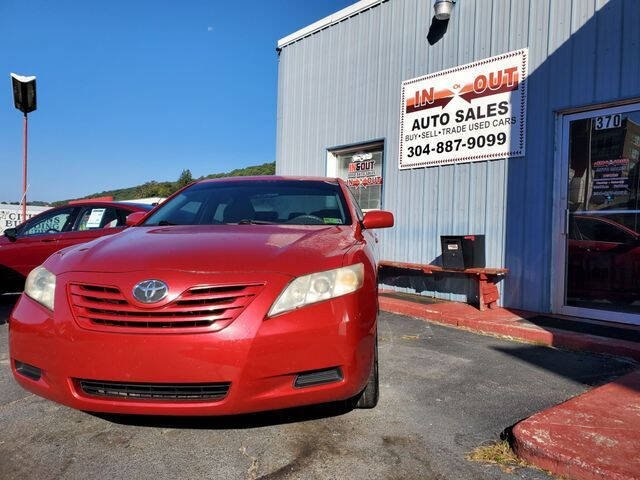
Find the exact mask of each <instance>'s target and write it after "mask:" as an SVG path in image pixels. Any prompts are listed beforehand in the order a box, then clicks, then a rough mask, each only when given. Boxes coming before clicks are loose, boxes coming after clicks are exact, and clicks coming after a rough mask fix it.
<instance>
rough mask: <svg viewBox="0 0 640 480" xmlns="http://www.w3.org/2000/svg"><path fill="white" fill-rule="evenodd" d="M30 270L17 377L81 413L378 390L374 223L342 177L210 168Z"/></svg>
mask: <svg viewBox="0 0 640 480" xmlns="http://www.w3.org/2000/svg"><path fill="white" fill-rule="evenodd" d="M127 224H128V225H130V226H132V228H128V229H126V230H124V231H123V232H121V233H118V234H116V235H113V236H106V237H101V238H98V239H96V240H94V241H91V242H89V243H85V244H82V245H77V246H73V247H69V248H66V249H63V250H60V251H58V252H56V253H54V254H53V255H52V256H50V257H49V258H48V259H47V260H46V261H45V262H44V263H43V264H42V265H41V266H39V267H37V268H35V269H34V270H33V271H31V273H30V274H29V275H28V278H27V280H26V286H25V290H24V293H23V294H22V297H21V298H20V299H19V301H18V303H17V304H16V307H15V309H14V311H13V312H12V314H11V317H10V323H9V328H10V339H9V341H10V354H11V366H12V370H13V374H14V377H15V378H16V380H17V381H18V382H19V383H20V385H22V386H23V387H24V388H25V389H27V390H29V391H31V392H33V393H36V394H38V395H41V396H43V397H46V398H49V399H51V400H54V401H56V402H59V403H62V404H65V405H68V406H70V407H74V408H77V409H81V410H86V411H94V412H111V413H134V414H160V415H223V414H237V413H246V412H255V411H262V410H272V409H280V408H287V407H293V406H301V405H309V404H317V403H324V402H330V401H342V400H344V401H346V402H349V403H350V404H351V405H353V406H356V407H362V408H371V407H374V406H375V405H376V403H377V401H378V367H377V365H378V354H377V340H376V339H377V329H376V319H377V314H378V299H377V255H378V254H377V247H378V237H377V235H376V233H375V229H376V228H384V227H391V226H393V215H392V214H391V213H389V212H384V211H380V210H374V211H368V212H366V213H363V212H362V211H361V210H360V208H359V207H358V205H357V202H356V200H355V198H354V195H353V194H352V192H351V191H350V190H349V188H347V186H346V185H345V183H344V182H343V181H342V180H337V179H327V178H286V177H253V178H247V177H245V178H234V179H223V180H208V181H201V182H198V183H195V184H192V185H190V186H188V187H186V188H184V189H182V190H180V191H178V192H177V193H176V194H174V195H173V196H172V197H170V198H169V199H168V200H166V201H165V202H164V203H163V204H162V205H160V206H159V207H157V208H155V209H154V210H152V211H151V212H137V213H133V214H131V215H129V217H127Z"/></svg>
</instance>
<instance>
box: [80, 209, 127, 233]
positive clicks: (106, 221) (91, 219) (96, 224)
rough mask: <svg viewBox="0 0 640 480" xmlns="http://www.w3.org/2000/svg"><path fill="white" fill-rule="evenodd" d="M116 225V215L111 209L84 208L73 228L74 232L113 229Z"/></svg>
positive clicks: (114, 210)
mask: <svg viewBox="0 0 640 480" xmlns="http://www.w3.org/2000/svg"><path fill="white" fill-rule="evenodd" d="M117 224H118V215H117V213H116V209H115V208H113V207H101V206H92V207H85V208H84V209H83V210H82V212H81V213H80V215H79V216H78V220H77V221H76V224H75V226H74V228H73V230H74V231H76V232H84V231H87V230H98V229H101V228H113V227H115V226H117Z"/></svg>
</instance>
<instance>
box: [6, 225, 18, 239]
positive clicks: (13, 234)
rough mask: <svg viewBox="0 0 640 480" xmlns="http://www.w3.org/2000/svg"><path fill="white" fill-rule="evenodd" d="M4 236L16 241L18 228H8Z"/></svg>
mask: <svg viewBox="0 0 640 480" xmlns="http://www.w3.org/2000/svg"><path fill="white" fill-rule="evenodd" d="M4 236H5V237H7V238H8V239H9V241H11V242H15V241H16V238H18V230H17V229H15V228H7V229H6V230H5V231H4Z"/></svg>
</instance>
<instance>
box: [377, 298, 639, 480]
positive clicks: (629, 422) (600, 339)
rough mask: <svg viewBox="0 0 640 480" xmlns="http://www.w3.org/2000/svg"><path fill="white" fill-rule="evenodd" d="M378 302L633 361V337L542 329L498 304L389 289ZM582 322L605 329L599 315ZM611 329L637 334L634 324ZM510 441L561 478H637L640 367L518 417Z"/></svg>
mask: <svg viewBox="0 0 640 480" xmlns="http://www.w3.org/2000/svg"><path fill="white" fill-rule="evenodd" d="M380 308H381V309H382V310H385V311H388V312H393V313H400V314H403V315H409V316H413V317H417V318H422V319H425V320H428V321H431V322H435V323H440V324H444V325H449V326H453V327H457V328H461V329H466V330H470V331H474V332H477V333H482V334H493V335H503V336H508V337H512V338H517V339H519V340H523V341H526V342H531V343H536V344H544V345H549V346H555V347H561V348H566V349H572V350H587V351H591V352H596V353H606V354H611V355H620V356H625V357H629V358H631V359H634V360H636V361H637V360H640V344H639V343H638V342H632V341H626V340H623V339H620V338H611V337H605V336H598V335H589V334H584V333H578V332H575V331H566V330H562V329H559V328H550V327H544V328H543V327H540V326H537V325H535V324H532V323H531V322H528V321H527V318H531V317H532V316H533V315H535V314H532V313H527V312H519V311H511V310H507V309H504V308H498V309H495V310H490V311H485V312H480V311H479V310H477V309H476V308H474V307H472V306H470V305H467V304H463V303H455V302H440V301H429V300H427V299H421V298H418V297H416V296H412V295H406V294H396V293H390V292H383V293H382V294H381V296H380ZM561 320H562V319H559V324H562V322H561ZM584 322H587V323H588V324H589V326H590V327H598V326H599V325H600V326H601V327H602V330H603V331H606V327H605V325H606V324H605V323H603V322H593V321H589V320H585V321H584ZM618 328H622V329H624V330H623V331H624V333H625V335H626V330H628V332H629V336H630V337H637V333H638V328H637V327H627V326H619V327H618ZM596 329H597V328H596ZM545 387H546V388H548V386H545V385H538V386H536V388H545ZM513 448H514V450H515V451H516V453H517V454H518V455H519V456H520V457H521V458H523V459H525V460H527V461H529V462H530V463H532V464H534V465H536V466H538V467H540V468H543V469H545V470H548V471H550V472H552V473H554V474H556V475H561V476H563V477H567V478H573V479H580V480H587V479H588V480H594V479H598V480H602V479H611V480H640V370H636V371H634V372H632V373H630V374H627V375H625V376H623V377H620V378H618V379H617V380H615V381H613V382H611V383H608V384H606V385H604V386H601V387H598V388H595V389H594V390H591V391H589V392H587V393H584V394H582V395H579V396H577V397H574V398H573V399H571V400H568V401H567V402H564V403H561V404H560V405H557V406H555V407H552V408H549V409H547V410H543V411H541V412H539V413H537V414H535V415H533V416H532V417H529V418H528V419H527V420H524V421H521V422H519V423H518V424H517V425H516V426H515V427H514V429H513Z"/></svg>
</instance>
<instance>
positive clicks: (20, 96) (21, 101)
mask: <svg viewBox="0 0 640 480" xmlns="http://www.w3.org/2000/svg"><path fill="white" fill-rule="evenodd" d="M11 83H12V84H13V103H14V105H15V107H16V108H17V109H18V110H20V111H21V112H22V113H24V114H25V115H26V114H27V113H29V112H33V111H34V110H35V109H36V77H25V76H23V75H16V74H15V73H12V74H11Z"/></svg>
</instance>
